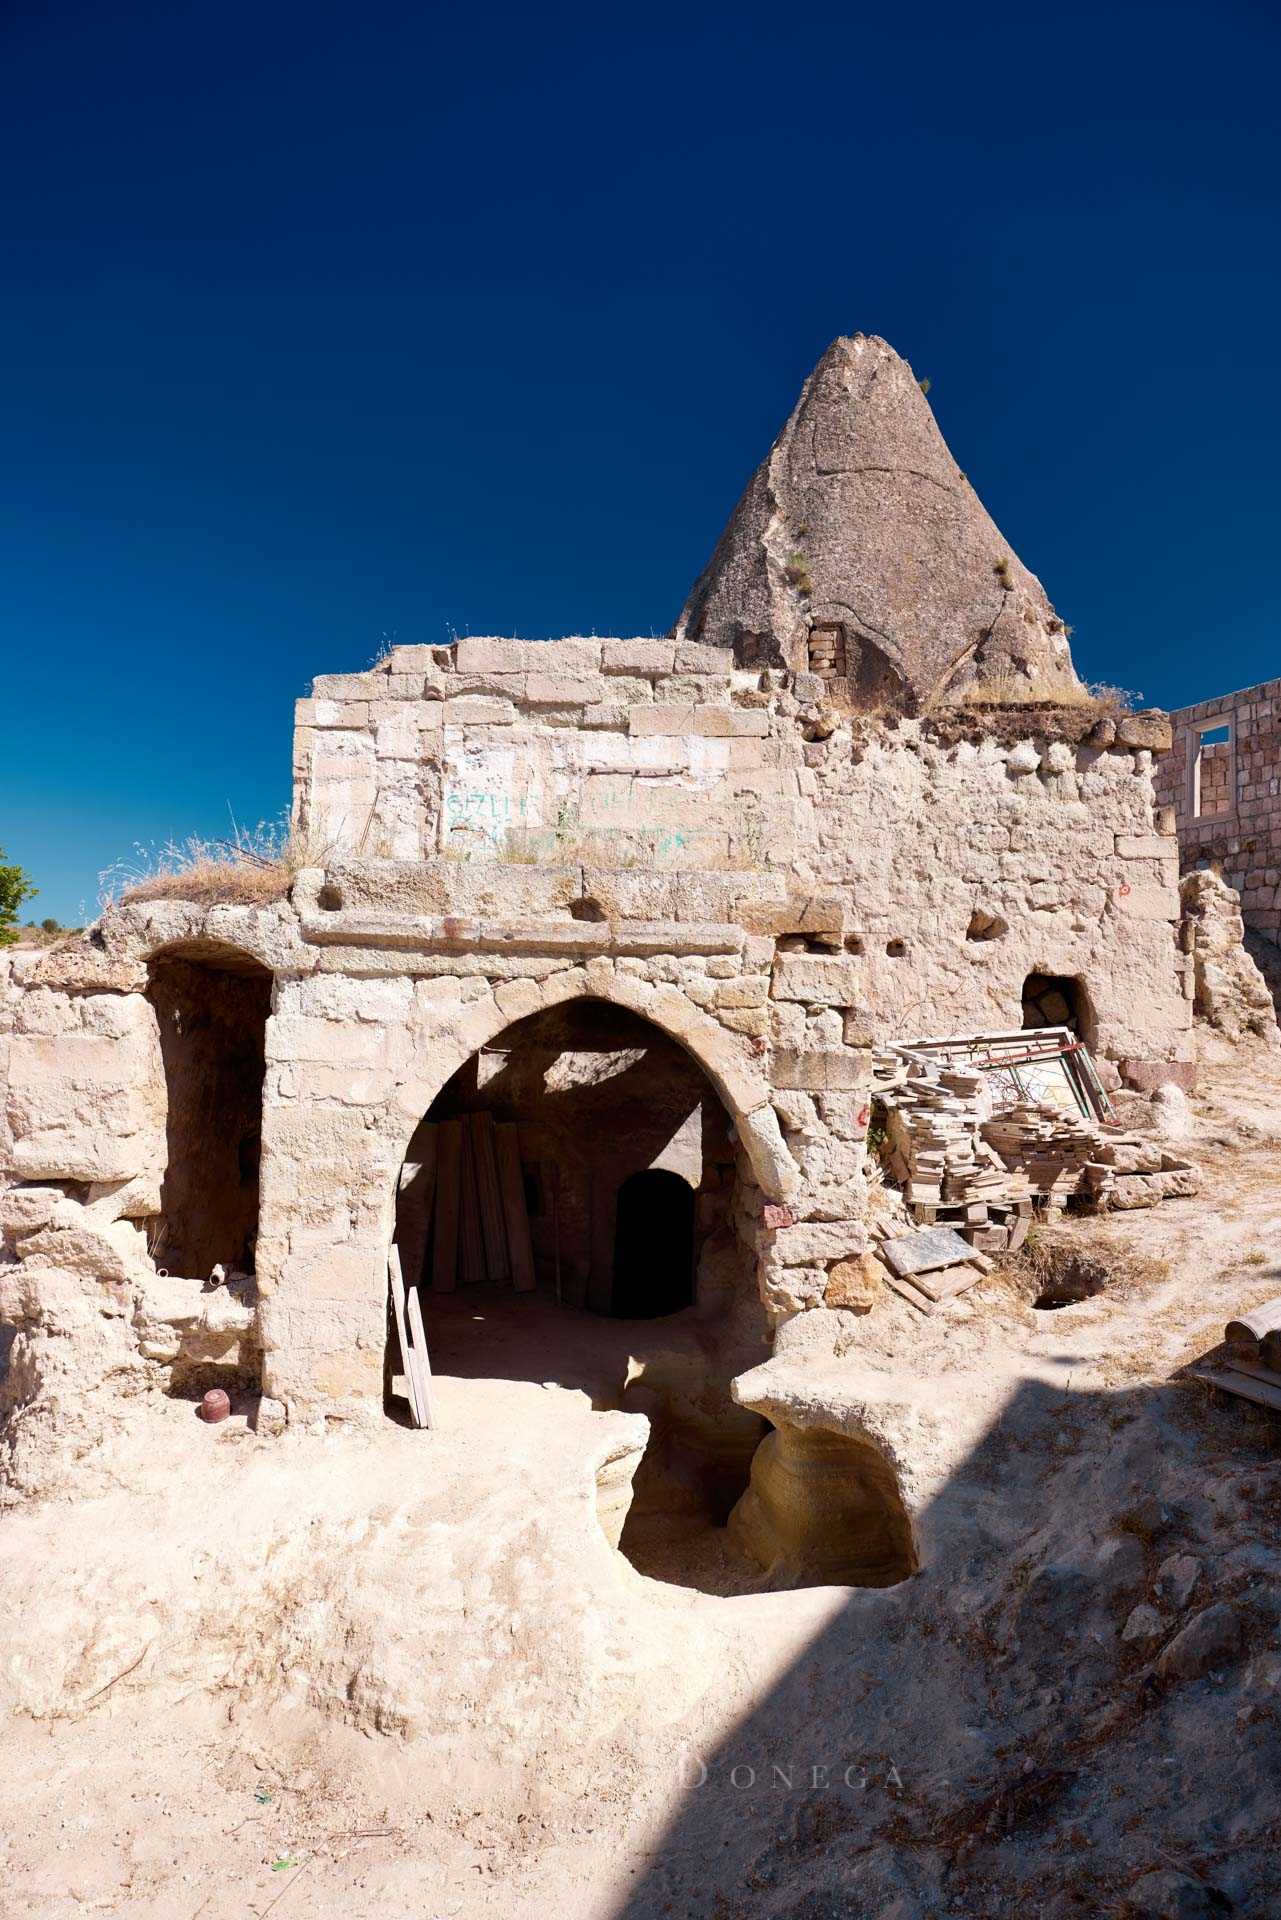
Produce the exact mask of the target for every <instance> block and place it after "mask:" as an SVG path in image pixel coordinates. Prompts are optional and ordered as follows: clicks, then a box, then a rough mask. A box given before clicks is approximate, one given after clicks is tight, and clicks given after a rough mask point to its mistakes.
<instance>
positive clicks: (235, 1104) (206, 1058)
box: [147, 947, 271, 1280]
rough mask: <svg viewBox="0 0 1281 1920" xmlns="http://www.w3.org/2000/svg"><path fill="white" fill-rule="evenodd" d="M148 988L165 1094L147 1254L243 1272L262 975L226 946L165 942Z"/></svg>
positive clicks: (172, 1263) (259, 1078) (261, 1074)
mask: <svg viewBox="0 0 1281 1920" xmlns="http://www.w3.org/2000/svg"><path fill="white" fill-rule="evenodd" d="M147 997H148V999H149V1000H150V1001H151V1004H152V1006H153V1008H154V1009H155V1014H156V1020H157V1024H158V1026H159V1029H160V1053H161V1058H162V1060H163V1063H164V1071H165V1092H166V1096H167V1112H166V1116H165V1132H166V1146H167V1153H166V1160H165V1171H164V1178H163V1180H162V1181H161V1185H160V1215H159V1219H158V1220H157V1221H156V1222H155V1223H154V1226H153V1236H154V1237H153V1242H152V1247H153V1254H154V1258H155V1261H156V1264H157V1266H160V1267H164V1268H166V1269H167V1270H168V1271H169V1272H170V1273H180V1274H184V1275H186V1276H188V1277H190V1278H193V1279H200V1280H205V1279H208V1277H209V1275H210V1273H211V1272H212V1270H213V1268H214V1267H215V1266H217V1265H222V1266H224V1267H227V1268H229V1269H235V1270H238V1271H240V1272H243V1273H252V1272H253V1260H254V1242H255V1240H256V1238H257V1234H258V1169H259V1161H260V1159H261V1154H262V1090H263V1080H264V1078H265V1075H266V1052H265V1047H266V1026H267V1016H268V1014H269V1013H270V1011H271V975H270V973H268V972H267V970H266V968H265V967H260V966H259V965H258V964H257V963H256V962H255V961H253V960H251V959H250V958H249V957H248V955H241V954H238V953H236V952H234V950H232V949H227V950H225V951H224V950H223V949H220V948H214V947H200V948H193V949H191V950H183V951H173V952H169V953H166V954H163V955H160V956H158V957H157V958H156V959H155V960H154V961H153V962H152V965H151V968H150V978H149V983H148V987H147Z"/></svg>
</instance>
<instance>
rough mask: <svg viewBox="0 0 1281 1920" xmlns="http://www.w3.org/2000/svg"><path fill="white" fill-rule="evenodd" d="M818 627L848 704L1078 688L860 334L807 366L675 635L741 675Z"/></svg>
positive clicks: (991, 529)
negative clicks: (725, 658) (725, 655)
mask: <svg viewBox="0 0 1281 1920" xmlns="http://www.w3.org/2000/svg"><path fill="white" fill-rule="evenodd" d="M818 629H826V630H827V632H828V635H829V636H830V635H831V633H832V632H833V630H839V637H838V640H837V642H836V644H837V650H838V651H837V672H838V674H839V673H840V671H841V668H842V666H843V667H844V669H845V673H846V674H847V676H848V679H849V681H850V684H851V687H852V689H853V691H854V692H855V694H856V696H858V697H860V698H862V699H863V700H866V701H875V700H878V699H881V698H885V697H887V696H892V695H894V694H898V693H902V692H903V691H906V692H907V694H908V695H909V697H911V698H915V699H916V700H918V701H919V700H922V699H925V698H926V697H928V696H929V695H931V694H937V693H940V692H944V691H947V692H952V693H955V692H958V691H959V690H960V689H961V688H962V687H963V686H966V685H971V684H975V685H980V686H989V687H994V688H996V689H1008V690H1009V691H1011V692H1012V693H1013V694H1014V695H1015V696H1016V697H1017V696H1018V695H1019V694H1020V693H1023V694H1025V693H1026V692H1027V691H1028V690H1029V689H1030V688H1031V686H1032V685H1033V684H1035V686H1036V687H1037V690H1038V691H1042V692H1044V693H1045V694H1046V695H1047V696H1048V697H1053V694H1054V693H1055V692H1057V691H1062V692H1064V693H1068V694H1071V693H1072V692H1073V691H1074V690H1075V689H1077V687H1078V684H1079V683H1078V682H1077V680H1076V676H1075V674H1074V672H1073V669H1072V659H1071V654H1070V652H1069V649H1068V643H1067V636H1066V634H1065V632H1064V628H1063V623H1062V621H1061V620H1059V619H1058V618H1057V617H1056V615H1055V613H1054V609H1053V608H1052V607H1051V605H1050V603H1049V600H1048V599H1047V598H1046V595H1045V590H1044V588H1043V587H1042V586H1041V583H1040V581H1039V580H1037V579H1036V578H1035V576H1034V575H1032V574H1030V573H1029V572H1028V571H1027V569H1026V567H1024V566H1023V565H1022V563H1021V562H1020V561H1019V560H1018V559H1017V558H1016V557H1015V555H1014V554H1012V553H1011V551H1010V549H1009V546H1008V545H1007V543H1006V542H1005V541H1004V540H1003V539H1002V537H1001V534H1000V532H999V531H998V529H997V528H996V526H994V524H993V522H992V520H991V519H990V518H989V516H988V514H987V512H986V511H985V509H984V507H983V504H982V502H981V501H980V500H979V498H978V496H977V494H976V493H975V492H974V490H973V488H972V487H971V486H970V484H969V482H968V481H967V480H966V478H965V475H964V474H963V473H962V472H961V470H960V469H959V467H958V466H957V464H956V462H955V461H954V460H953V458H952V456H951V454H950V453H949V452H948V450H947V447H946V445H945V443H944V440H943V436H942V435H941V434H940V432H939V430H938V427H937V425H936V424H935V420H934V416H933V414H932V413H931V411H930V408H929V406H928V404H927V402H926V399H925V395H924V394H923V393H922V391H921V388H920V385H919V383H918V381H917V379H916V376H915V375H914V374H913V372H912V369H911V368H910V367H909V366H908V364H907V362H906V361H905V360H901V359H900V358H899V356H898V354H896V353H895V352H894V350H893V348H892V347H889V346H887V345H886V343H885V341H884V340H879V339H877V338H876V337H875V336H874V335H868V334H861V333H856V334H854V335H853V336H852V337H851V338H848V339H840V340H836V341H834V342H833V343H832V345H831V346H830V347H829V348H828V350H827V352H826V353H825V354H824V355H823V358H822V359H821V360H820V361H819V363H818V366H817V367H816V368H815V370H814V372H813V373H812V374H811V375H810V377H809V379H808V380H807V381H806V383H805V386H804V388H803V389H802V391H801V397H800V399H799V401H798V402H797V404H796V407H795V409H794V411H793V413H792V415H791V418H790V419H789V420H788V422H787V425H786V426H785V427H784V428H783V431H782V433H781V434H780V435H779V437H778V439H777V440H776V441H775V442H774V445H773V446H772V447H771V449H770V451H769V454H768V456H767V457H766V459H765V461H764V462H763V463H762V465H761V466H760V467H759V468H758V469H757V471H756V473H755V474H754V475H753V477H752V480H751V481H750V483H749V485H748V488H747V491H746V492H745V493H744V495H743V497H742V499H741V500H740V501H739V503H738V506H737V507H736V508H735V509H734V512H733V514H732V515H731V517H730V521H729V524H728V526H727V527H726V529H725V531H724V533H723V534H722V535H721V538H720V541H719V542H718V544H717V547H716V551H715V552H714V553H713V555H712V558H711V561H710V563H709V565H708V566H707V568H706V569H705V570H704V572H703V573H702V574H701V575H700V576H699V578H698V580H697V581H696V582H695V584H694V587H693V590H692V591H691V593H690V596H689V599H688V600H687V602H686V604H685V606H684V608H683V610H682V612H681V615H680V619H679V620H678V622H677V624H676V629H675V631H676V634H677V636H678V637H680V638H683V639H684V638H687V639H690V640H703V641H708V642H711V643H712V644H714V645H717V646H723V647H726V648H732V649H733V650H734V651H735V653H736V655H737V656H738V658H739V661H740V663H741V664H743V665H753V664H756V663H757V662H759V663H760V664H762V665H768V664H773V665H779V664H786V665H788V666H790V667H793V668H796V669H800V668H803V667H805V666H807V665H808V663H809V662H808V655H809V647H810V636H811V634H812V633H815V630H818ZM816 638H818V636H817V635H816ZM826 644H831V642H830V640H826V641H825V640H824V639H821V638H820V639H819V646H820V647H823V646H824V645H826ZM842 654H843V655H844V658H843V660H842V658H841V655H842Z"/></svg>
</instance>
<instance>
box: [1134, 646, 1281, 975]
mask: <svg viewBox="0 0 1281 1920" xmlns="http://www.w3.org/2000/svg"><path fill="white" fill-rule="evenodd" d="M1170 720H1171V724H1172V727H1173V746H1172V749H1171V751H1170V752H1169V753H1168V754H1167V755H1166V756H1165V757H1164V758H1163V759H1162V761H1161V762H1160V765H1159V767H1158V769H1157V797H1158V799H1159V800H1161V801H1162V802H1164V803H1165V804H1166V805H1168V806H1170V807H1173V809H1174V811H1175V815H1176V818H1177V823H1178V835H1179V846H1180V850H1181V853H1182V858H1183V865H1184V868H1185V870H1189V871H1190V870H1193V869H1195V868H1197V867H1211V868H1213V869H1214V870H1215V871H1216V872H1218V873H1221V874H1222V876H1223V878H1224V879H1225V880H1226V881H1227V883H1228V885H1229V886H1230V887H1234V888H1235V889H1236V891H1237V893H1239V894H1240V896H1241V912H1242V916H1243V918H1244V920H1245V924H1246V926H1247V927H1248V928H1249V930H1250V931H1251V932H1252V933H1253V934H1256V935H1258V936H1260V937H1262V938H1263V939H1266V940H1268V941H1270V942H1271V943H1272V944H1273V945H1276V944H1277V942H1278V939H1279V938H1281V680H1266V681H1264V683H1263V685H1262V686H1258V687H1246V688H1245V690H1244V691H1243V692H1241V693H1224V694H1220V695H1218V696H1217V697H1216V698H1215V699H1212V700H1201V701H1199V702H1198V703H1197V704H1196V705H1195V706H1191V707H1181V708H1180V709H1179V710H1178V711H1177V712H1176V713H1172V714H1171V715H1170Z"/></svg>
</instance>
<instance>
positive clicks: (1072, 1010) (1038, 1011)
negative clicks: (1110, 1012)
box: [1023, 973, 1093, 1046]
mask: <svg viewBox="0 0 1281 1920" xmlns="http://www.w3.org/2000/svg"><path fill="white" fill-rule="evenodd" d="M1023 1025H1024V1026H1025V1027H1070V1028H1071V1030H1072V1032H1073V1033H1074V1034H1075V1035H1076V1037H1077V1039H1078V1040H1084V1041H1085V1043H1086V1045H1087V1046H1089V1045H1090V1044H1091V1040H1090V1035H1091V1030H1092V1027H1093V1021H1092V1019H1091V1017H1090V1003H1089V999H1088V996H1087V995H1086V991H1085V984H1084V982H1083V981H1081V980H1077V979H1073V978H1071V977H1070V976H1069V975H1067V974H1062V973H1029V975H1028V977H1027V979H1026V980H1025V981H1024V982H1023Z"/></svg>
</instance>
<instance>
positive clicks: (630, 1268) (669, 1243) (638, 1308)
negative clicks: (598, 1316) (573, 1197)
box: [610, 1168, 694, 1320]
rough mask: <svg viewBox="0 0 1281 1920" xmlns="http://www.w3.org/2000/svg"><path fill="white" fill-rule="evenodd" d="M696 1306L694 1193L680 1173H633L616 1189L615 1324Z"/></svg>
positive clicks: (658, 1169)
mask: <svg viewBox="0 0 1281 1920" xmlns="http://www.w3.org/2000/svg"><path fill="white" fill-rule="evenodd" d="M693 1304H694V1192H693V1188H692V1187H691V1186H690V1184H689V1182H688V1181H687V1180H682V1178H681V1176H680V1175H679V1174H678V1173H667V1172H665V1171H664V1170H663V1169H662V1168H654V1169H650V1170H647V1171H646V1172H643V1173H634V1174H632V1175H631V1177H630V1178H629V1179H627V1180H624V1182H623V1184H622V1186H621V1187H620V1188H619V1189H618V1213H617V1218H616V1221H615V1226H614V1286H613V1292H612V1295H611V1298H610V1312H611V1313H612V1314H613V1316H614V1318H615V1319H618V1320H656V1319H658V1317H659V1315H660V1314H664V1313H679V1312H680V1310H681V1308H682V1307H690V1306H693Z"/></svg>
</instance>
